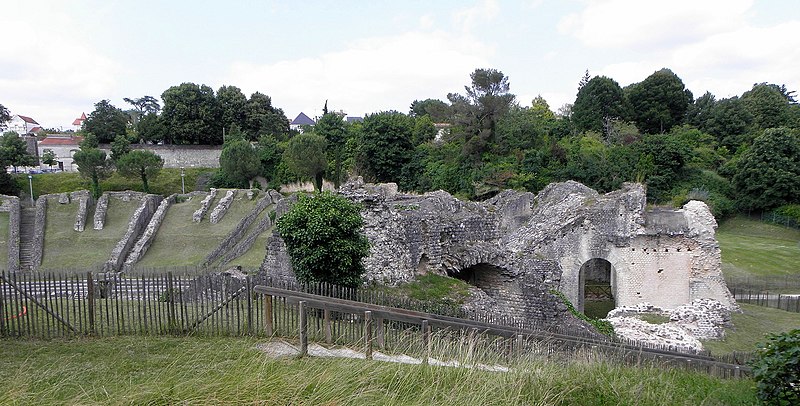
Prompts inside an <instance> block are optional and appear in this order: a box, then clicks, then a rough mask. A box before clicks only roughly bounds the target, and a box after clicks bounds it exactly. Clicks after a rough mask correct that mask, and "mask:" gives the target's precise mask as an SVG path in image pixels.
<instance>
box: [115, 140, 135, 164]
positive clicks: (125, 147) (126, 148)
mask: <svg viewBox="0 0 800 406" xmlns="http://www.w3.org/2000/svg"><path fill="white" fill-rule="evenodd" d="M130 151H131V142H130V141H128V137H126V136H124V135H118V136H117V138H114V142H112V143H111V161H112V162H117V161H118V160H119V159H120V158H121V157H122V156H123V155H125V154H127V153H128V152H130Z"/></svg>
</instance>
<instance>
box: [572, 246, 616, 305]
mask: <svg viewBox="0 0 800 406" xmlns="http://www.w3.org/2000/svg"><path fill="white" fill-rule="evenodd" d="M616 278H617V275H616V271H615V269H614V266H613V265H612V264H611V262H609V261H608V260H607V259H605V258H591V259H589V260H587V261H585V262H584V263H583V264H582V265H581V267H580V271H579V276H578V300H577V302H576V303H575V305H576V308H577V309H578V310H580V311H582V312H584V313H585V314H586V315H587V316H589V317H598V318H603V317H605V316H606V315H607V314H608V312H609V311H610V310H612V309H613V308H614V307H615V306H616V299H617V294H616V287H617V286H616V282H617V281H616Z"/></svg>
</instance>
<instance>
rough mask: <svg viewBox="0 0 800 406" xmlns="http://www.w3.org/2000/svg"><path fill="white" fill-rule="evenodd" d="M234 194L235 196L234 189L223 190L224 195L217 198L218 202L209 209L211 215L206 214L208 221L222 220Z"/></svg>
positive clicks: (215, 222) (216, 221)
mask: <svg viewBox="0 0 800 406" xmlns="http://www.w3.org/2000/svg"><path fill="white" fill-rule="evenodd" d="M234 196H236V190H228V191H227V192H225V197H223V198H222V199H219V203H217V206H216V207H214V210H213V211H211V215H210V216H208V221H210V222H211V224H217V223H219V222H220V221H221V220H222V218H223V217H224V216H225V213H227V212H228V209H229V208H230V207H231V204H233V198H234Z"/></svg>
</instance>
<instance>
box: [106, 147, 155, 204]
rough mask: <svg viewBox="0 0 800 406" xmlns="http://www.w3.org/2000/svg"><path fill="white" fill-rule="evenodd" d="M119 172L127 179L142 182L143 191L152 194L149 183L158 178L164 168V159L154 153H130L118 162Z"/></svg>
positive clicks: (141, 151) (136, 151)
mask: <svg viewBox="0 0 800 406" xmlns="http://www.w3.org/2000/svg"><path fill="white" fill-rule="evenodd" d="M116 165H117V171H118V172H119V174H120V175H122V176H125V177H127V178H135V177H138V178H139V179H141V180H142V191H144V192H145V193H150V185H149V184H148V181H149V180H150V179H153V178H155V177H156V176H158V173H159V172H160V171H161V168H162V167H163V166H164V159H163V158H161V157H160V156H158V155H156V154H155V153H154V152H151V151H145V150H141V149H137V150H134V151H130V152H128V153H126V154H124V155H122V156H121V157H119V158H118V159H117V161H116Z"/></svg>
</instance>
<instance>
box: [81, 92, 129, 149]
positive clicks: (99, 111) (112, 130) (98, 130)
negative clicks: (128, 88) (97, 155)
mask: <svg viewBox="0 0 800 406" xmlns="http://www.w3.org/2000/svg"><path fill="white" fill-rule="evenodd" d="M127 126H128V115H127V114H125V112H123V111H122V110H120V109H118V108H116V107H114V105H112V104H111V102H109V101H108V100H101V101H99V102H97V103H96V104H95V105H94V111H93V112H91V113H89V116H88V117H86V121H84V122H83V130H84V131H86V132H89V133H92V134H94V135H95V136H96V137H97V140H98V141H99V142H102V143H108V142H111V141H114V138H117V136H118V135H125V133H126V128H127Z"/></svg>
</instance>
